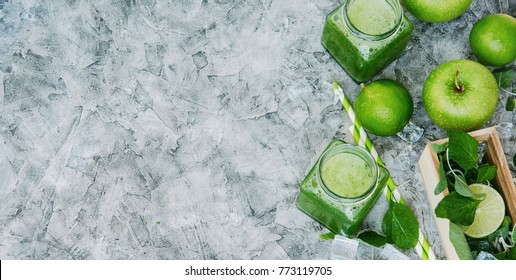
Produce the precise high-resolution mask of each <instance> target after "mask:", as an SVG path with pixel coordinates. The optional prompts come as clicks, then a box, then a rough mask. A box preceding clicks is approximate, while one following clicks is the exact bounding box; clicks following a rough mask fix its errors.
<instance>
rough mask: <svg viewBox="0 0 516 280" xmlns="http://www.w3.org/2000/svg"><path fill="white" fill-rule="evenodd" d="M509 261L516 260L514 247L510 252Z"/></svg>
mask: <svg viewBox="0 0 516 280" xmlns="http://www.w3.org/2000/svg"><path fill="white" fill-rule="evenodd" d="M509 259H511V260H516V249H515V248H514V247H512V249H511V250H510V253H509Z"/></svg>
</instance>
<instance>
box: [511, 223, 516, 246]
mask: <svg viewBox="0 0 516 280" xmlns="http://www.w3.org/2000/svg"><path fill="white" fill-rule="evenodd" d="M512 243H514V244H516V224H514V226H513V227H512Z"/></svg>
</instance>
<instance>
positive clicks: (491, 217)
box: [462, 184, 505, 238]
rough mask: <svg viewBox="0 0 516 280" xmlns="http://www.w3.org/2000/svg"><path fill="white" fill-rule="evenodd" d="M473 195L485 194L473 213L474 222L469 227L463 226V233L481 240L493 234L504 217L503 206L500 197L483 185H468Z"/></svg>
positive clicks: (493, 190)
mask: <svg viewBox="0 0 516 280" xmlns="http://www.w3.org/2000/svg"><path fill="white" fill-rule="evenodd" d="M468 187H469V190H470V191H471V192H472V193H473V194H481V193H485V194H486V198H485V199H484V200H483V201H482V202H480V204H479V205H478V208H477V211H476V212H475V220H474V221H473V224H471V225H470V226H463V227H462V230H463V231H464V233H465V234H466V235H467V236H469V237H473V238H482V237H485V236H488V235H489V234H491V233H493V232H495V231H496V230H497V229H498V227H500V225H501V224H502V222H503V218H504V217H505V204H504V202H503V198H502V196H501V195H500V194H499V193H498V192H497V191H496V190H495V189H494V188H492V187H490V186H487V185H483V184H472V185H469V186H468Z"/></svg>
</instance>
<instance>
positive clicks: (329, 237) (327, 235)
mask: <svg viewBox="0 0 516 280" xmlns="http://www.w3.org/2000/svg"><path fill="white" fill-rule="evenodd" d="M319 237H320V238H321V239H323V240H332V239H334V238H335V233H333V232H331V231H330V232H327V233H323V234H321V235H319Z"/></svg>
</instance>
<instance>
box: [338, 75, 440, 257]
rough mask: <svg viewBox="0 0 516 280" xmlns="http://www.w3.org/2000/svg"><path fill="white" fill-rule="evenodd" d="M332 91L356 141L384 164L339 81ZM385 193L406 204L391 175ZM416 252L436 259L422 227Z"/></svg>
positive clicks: (388, 198) (390, 198)
mask: <svg viewBox="0 0 516 280" xmlns="http://www.w3.org/2000/svg"><path fill="white" fill-rule="evenodd" d="M331 91H332V92H333V93H334V94H335V95H336V96H337V97H338V98H339V100H340V102H341V103H342V106H343V107H344V110H346V112H347V113H348V116H349V118H350V119H351V121H352V122H353V126H352V127H350V128H349V129H350V131H351V133H352V135H353V139H355V141H356V143H357V144H358V145H359V146H362V147H364V148H366V149H367V150H368V151H369V152H370V153H371V155H372V156H373V158H374V159H375V160H376V162H378V163H379V164H382V165H384V163H383V161H382V159H381V158H380V156H379V155H378V152H377V151H376V149H375V148H374V146H373V142H371V139H369V137H368V136H367V133H366V132H365V130H364V129H363V128H362V125H361V124H360V122H359V121H358V120H357V119H356V117H355V111H353V108H352V107H351V103H350V102H349V99H348V98H347V97H346V96H345V95H344V91H343V90H342V88H341V87H340V85H339V83H337V82H334V83H333V84H332V87H331ZM384 194H385V197H386V198H387V200H388V201H394V202H398V203H402V204H406V203H405V200H404V199H403V197H402V196H401V194H400V192H399V191H398V190H397V189H396V184H395V183H394V181H393V180H392V178H391V177H390V176H389V179H388V181H387V188H385V189H384ZM416 252H417V253H418V255H419V256H420V257H421V259H423V260H435V254H434V252H433V250H432V248H431V247H430V243H428V240H426V238H425V236H424V235H423V232H422V231H421V228H420V229H419V238H418V243H417V245H416Z"/></svg>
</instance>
